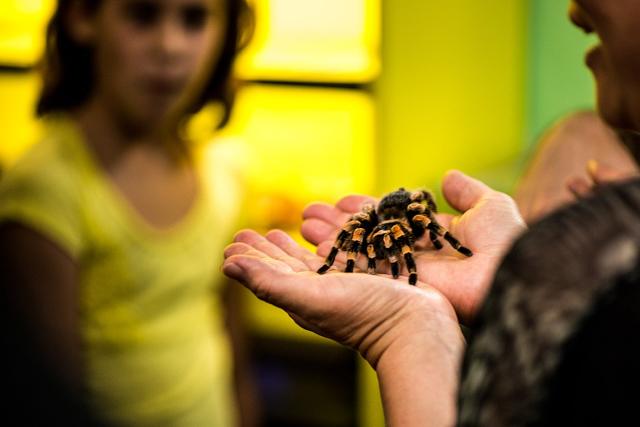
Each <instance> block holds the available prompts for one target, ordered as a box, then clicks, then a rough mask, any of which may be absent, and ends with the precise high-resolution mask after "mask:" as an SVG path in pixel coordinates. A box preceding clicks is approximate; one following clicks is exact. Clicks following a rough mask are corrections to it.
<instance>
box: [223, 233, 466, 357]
mask: <svg viewBox="0 0 640 427" xmlns="http://www.w3.org/2000/svg"><path fill="white" fill-rule="evenodd" d="M323 261H324V260H323V258H322V257H320V256H318V255H316V254H313V253H311V252H309V251H308V250H307V249H305V248H303V247H301V246H300V245H298V244H297V243H296V242H295V241H294V240H293V239H291V237H289V236H288V235H287V234H286V233H284V232H282V231H271V232H269V233H268V234H267V235H266V236H265V237H263V236H261V235H260V234H258V233H257V232H255V231H251V230H244V231H242V232H240V233H238V234H237V235H236V237H235V239H234V243H233V244H231V245H230V246H228V247H227V248H226V250H225V263H224V266H223V271H224V273H225V274H226V275H227V276H229V277H231V278H233V279H235V280H238V281H240V282H241V283H243V284H244V285H245V286H246V287H247V288H249V289H250V290H251V291H252V292H253V293H255V294H256V295H257V296H258V297H259V298H260V299H262V300H264V301H266V302H268V303H271V304H273V305H275V306H278V307H280V308H282V309H284V310H285V311H287V313H289V315H290V316H291V317H292V318H293V319H294V320H295V321H296V323H298V324H299V325H300V326H302V327H303V328H305V329H308V330H310V331H313V332H315V333H317V334H319V335H322V336H325V337H327V338H330V339H333V340H335V341H337V342H339V343H341V344H344V345H347V346H349V347H351V348H354V349H355V350H357V351H358V352H360V353H361V354H362V355H363V357H365V358H366V359H367V361H369V363H370V364H371V365H372V366H373V367H374V368H375V367H376V365H377V364H378V361H379V360H380V358H381V357H382V355H383V354H384V353H385V351H387V350H388V349H389V347H390V346H392V345H399V344H400V342H406V343H412V342H418V341H417V340H418V339H419V338H416V337H424V336H425V334H426V335H428V336H429V338H428V339H431V338H430V336H431V335H433V336H445V337H446V340H448V341H451V342H456V341H459V339H460V332H459V328H458V326H457V317H456V315H455V311H454V309H453V307H452V306H451V305H450V303H449V302H448V301H447V299H446V298H445V297H444V296H443V295H442V294H440V293H439V292H438V291H437V290H435V289H433V288H431V287H429V286H427V285H425V284H423V283H418V285H417V286H415V287H414V286H402V285H401V284H399V283H398V282H397V281H396V280H393V279H392V278H390V277H389V276H386V275H378V276H371V275H367V274H347V273H332V274H327V275H319V274H317V273H316V272H315V271H316V270H317V269H318V267H320V266H321V265H322V264H323Z"/></svg>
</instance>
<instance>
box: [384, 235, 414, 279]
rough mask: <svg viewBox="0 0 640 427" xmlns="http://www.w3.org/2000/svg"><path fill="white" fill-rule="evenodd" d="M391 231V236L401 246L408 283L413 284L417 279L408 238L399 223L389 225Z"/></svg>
mask: <svg viewBox="0 0 640 427" xmlns="http://www.w3.org/2000/svg"><path fill="white" fill-rule="evenodd" d="M407 231H408V230H407ZM391 232H392V233H393V238H394V239H395V241H396V242H397V243H398V245H399V246H400V248H401V249H400V250H401V251H402V256H403V257H404V262H405V264H406V266H407V270H408V271H409V284H410V285H415V284H416V282H417V281H418V272H417V268H416V263H415V261H414V259H413V255H412V253H413V249H412V245H411V243H410V241H409V238H408V237H407V235H406V234H405V232H404V230H403V227H401V226H400V225H399V224H396V225H394V226H393V227H391ZM394 277H395V276H394Z"/></svg>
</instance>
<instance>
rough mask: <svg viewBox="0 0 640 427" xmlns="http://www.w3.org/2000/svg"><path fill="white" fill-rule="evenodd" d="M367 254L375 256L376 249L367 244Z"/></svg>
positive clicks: (370, 256)
mask: <svg viewBox="0 0 640 427" xmlns="http://www.w3.org/2000/svg"><path fill="white" fill-rule="evenodd" d="M367 256H368V257H369V258H375V257H376V250H375V248H374V247H373V245H367Z"/></svg>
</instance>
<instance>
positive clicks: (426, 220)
mask: <svg viewBox="0 0 640 427" xmlns="http://www.w3.org/2000/svg"><path fill="white" fill-rule="evenodd" d="M427 215H429V217H427V216H425V215H416V216H415V217H414V218H413V219H414V221H416V222H419V223H422V224H424V226H425V227H426V228H428V229H429V232H430V233H429V236H431V233H433V234H436V235H437V236H442V237H443V238H444V239H445V240H446V241H447V242H449V244H450V245H451V246H452V247H453V249H455V250H456V251H458V252H460V253H461V254H462V255H464V256H467V257H470V256H472V255H473V252H471V250H470V249H469V248H467V247H465V246H462V244H460V241H458V239H456V238H455V237H453V235H452V234H451V233H449V231H448V230H447V229H445V228H444V227H443V226H441V225H440V224H438V221H436V218H435V216H433V214H432V213H430V212H428V213H427ZM438 243H439V242H438ZM440 245H442V244H440Z"/></svg>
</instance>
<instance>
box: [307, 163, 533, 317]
mask: <svg viewBox="0 0 640 427" xmlns="http://www.w3.org/2000/svg"><path fill="white" fill-rule="evenodd" d="M442 190H443V194H444V197H445V198H446V199H447V202H448V203H449V204H450V205H451V206H452V207H453V208H454V209H456V210H458V211H459V212H462V214H461V215H449V214H438V215H437V219H438V221H439V222H440V224H442V225H443V226H444V227H446V228H447V229H448V230H449V231H450V232H451V233H452V234H453V235H454V236H456V238H458V240H460V241H461V243H462V244H463V245H464V246H467V247H468V248H470V249H471V250H472V251H473V254H474V255H473V256H472V257H470V258H464V257H463V256H461V255H460V254H458V253H457V252H456V251H455V250H453V249H452V248H450V247H449V246H448V245H447V244H446V243H445V246H444V248H443V249H442V250H440V251H436V250H434V249H432V247H431V246H430V243H427V240H428V239H423V240H422V241H421V242H418V243H417V244H416V252H415V253H414V257H415V260H416V265H417V268H418V277H419V280H421V281H423V282H425V283H428V284H429V285H431V286H433V287H434V288H436V289H437V290H438V291H440V292H441V293H442V294H443V295H444V296H445V297H446V298H447V299H448V300H449V301H450V302H451V304H452V305H453V307H454V308H455V310H456V313H457V314H458V316H459V319H460V321H461V322H463V323H469V322H471V320H472V319H473V318H474V316H475V314H476V312H477V310H478V308H479V306H480V305H481V304H482V301H483V300H484V297H485V295H486V293H487V291H488V289H489V287H490V285H491V282H492V280H493V276H494V274H495V271H496V269H497V267H498V265H499V262H500V261H501V259H502V257H503V255H504V254H505V253H506V252H507V250H508V249H509V248H510V247H511V244H512V242H513V241H514V240H515V238H516V237H518V236H519V235H520V234H521V233H522V232H524V231H525V230H526V225H525V222H524V220H523V219H522V217H521V215H520V213H519V211H518V208H517V206H516V204H515V202H514V201H513V199H512V198H511V197H509V196H508V195H506V194H504V193H500V192H498V191H495V190H493V189H491V188H490V187H488V186H487V185H485V184H484V183H482V182H480V181H478V180H476V179H474V178H471V177H469V176H467V175H465V174H463V173H462V172H459V171H455V170H454V171H450V172H448V173H447V174H446V175H445V177H444V179H443V182H442ZM372 201H374V200H373V199H372V198H371V197H367V196H357V195H352V196H347V197H345V198H343V199H341V200H340V201H339V202H338V203H337V204H336V205H335V206H331V205H327V204H322V203H315V204H312V205H310V206H308V207H307V208H306V209H305V211H304V214H303V215H304V219H305V221H304V222H303V224H302V234H303V236H304V237H305V239H307V240H308V241H309V242H311V243H313V244H315V245H317V246H318V250H317V252H318V254H319V255H320V256H323V257H324V256H327V255H328V253H329V251H330V250H331V247H332V246H333V242H334V239H335V237H336V235H337V231H338V230H339V229H340V227H342V225H343V224H344V223H345V222H346V221H347V220H348V219H349V217H350V216H351V215H353V214H354V213H355V212H358V211H359V210H360V209H361V207H362V205H363V204H365V203H371V202H372ZM338 259H339V260H341V261H342V260H344V253H341V254H340V257H339V258H338ZM359 262H360V264H359V266H360V268H361V269H362V270H366V260H365V259H364V257H359ZM380 264H381V265H382V263H380ZM403 274H406V271H405V272H403ZM404 280H406V279H404Z"/></svg>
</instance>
